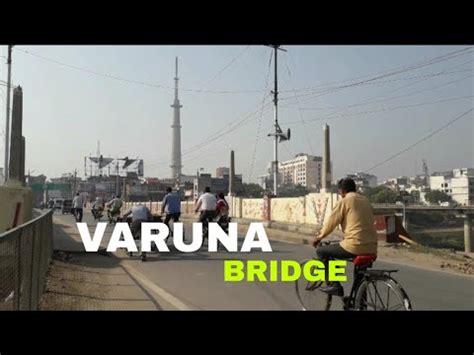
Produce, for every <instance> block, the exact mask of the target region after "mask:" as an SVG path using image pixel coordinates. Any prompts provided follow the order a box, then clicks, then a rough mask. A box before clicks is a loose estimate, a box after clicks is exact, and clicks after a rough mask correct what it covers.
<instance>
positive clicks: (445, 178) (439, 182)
mask: <svg viewBox="0 0 474 355" xmlns="http://www.w3.org/2000/svg"><path fill="white" fill-rule="evenodd" d="M430 188H431V190H440V191H443V192H444V193H446V194H448V195H449V196H451V198H452V199H453V201H456V202H457V203H459V204H461V205H473V204H474V168H461V169H453V170H452V171H446V172H441V173H435V174H434V175H432V176H430Z"/></svg>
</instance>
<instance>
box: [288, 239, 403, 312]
mask: <svg viewBox="0 0 474 355" xmlns="http://www.w3.org/2000/svg"><path fill="white" fill-rule="evenodd" d="M331 243H335V242H331V241H325V242H321V244H320V245H329V244H331ZM376 258H377V257H376V255H359V256H357V257H355V258H354V259H353V260H350V261H352V262H353V263H354V274H353V275H354V280H353V283H352V287H351V291H350V293H349V296H342V297H339V296H332V295H330V294H328V293H325V292H323V291H320V290H319V288H320V287H321V286H322V285H323V283H324V282H323V281H307V280H306V279H305V278H304V277H303V275H302V277H300V278H299V279H298V280H296V281H295V289H296V295H297V298H298V301H299V304H300V306H301V307H302V309H303V310H321V311H328V310H330V308H331V306H332V305H333V303H335V302H334V300H336V302H338V303H339V304H338V306H339V307H340V309H342V310H345V311H349V310H358V311H368V310H374V311H384V310H385V311H391V310H402V311H411V310H412V306H411V302H410V299H409V298H408V295H407V293H406V292H405V290H404V289H403V287H402V286H401V285H400V284H399V283H398V282H397V281H396V280H395V279H394V278H393V277H392V276H391V274H392V273H394V272H397V271H398V270H375V269H370V268H371V267H372V264H373V262H374V261H375V260H376ZM315 259H316V258H313V259H306V260H303V261H302V262H301V263H300V266H301V269H303V267H304V264H306V263H307V262H308V261H311V260H315ZM315 268H316V266H315ZM311 274H313V272H311ZM326 283H327V282H326ZM391 295H393V297H392V301H393V302H394V303H395V304H394V305H390V300H391V299H390V296H391ZM334 308H335V307H333V309H334Z"/></svg>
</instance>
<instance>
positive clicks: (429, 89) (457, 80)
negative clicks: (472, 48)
mask: <svg viewBox="0 0 474 355" xmlns="http://www.w3.org/2000/svg"><path fill="white" fill-rule="evenodd" d="M472 77H473V75H469V76H465V77H462V78H459V79H456V80H452V81H449V82H447V83H443V84H441V85H438V86H435V87H430V88H425V89H421V90H416V91H412V92H409V93H406V94H403V95H398V96H391V97H386V98H382V99H378V100H373V101H370V100H368V101H365V102H362V103H357V104H352V105H347V106H333V107H324V108H323V107H312V108H306V110H310V109H311V110H340V111H339V112H341V111H344V110H346V109H349V108H353V107H360V106H367V105H373V104H375V103H379V102H385V101H391V100H396V99H399V98H402V97H407V96H413V95H416V94H419V93H422V92H425V91H433V90H437V89H439V88H442V87H445V86H448V85H451V84H454V83H457V82H460V81H463V80H466V79H469V78H472ZM395 91H396V90H395ZM285 108H289V107H288V106H285Z"/></svg>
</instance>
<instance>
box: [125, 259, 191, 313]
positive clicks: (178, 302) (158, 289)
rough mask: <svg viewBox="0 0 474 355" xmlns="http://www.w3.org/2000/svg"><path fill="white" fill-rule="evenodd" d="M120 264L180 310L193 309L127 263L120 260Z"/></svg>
mask: <svg viewBox="0 0 474 355" xmlns="http://www.w3.org/2000/svg"><path fill="white" fill-rule="evenodd" d="M122 266H123V267H124V268H125V269H127V271H128V272H129V273H130V274H132V275H133V277H135V278H136V279H137V280H138V281H140V282H141V283H142V284H143V285H144V286H146V287H148V288H149V289H150V290H152V291H153V292H155V293H156V294H157V295H158V296H160V297H161V298H163V299H164V300H165V301H166V302H168V303H169V304H171V305H172V306H173V307H175V308H177V309H178V310H180V311H190V310H192V309H193V308H191V307H190V306H188V305H187V304H185V303H184V302H182V301H181V300H179V299H178V298H176V297H175V296H173V295H172V294H170V293H169V292H167V291H165V290H164V289H162V288H161V287H159V286H158V285H156V284H155V283H154V282H152V281H151V280H150V279H148V278H147V277H146V276H145V275H143V274H142V273H141V272H140V271H138V270H137V269H136V268H135V267H133V266H132V265H130V264H128V263H127V262H122Z"/></svg>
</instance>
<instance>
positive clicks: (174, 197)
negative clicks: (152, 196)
mask: <svg viewBox="0 0 474 355" xmlns="http://www.w3.org/2000/svg"><path fill="white" fill-rule="evenodd" d="M165 213H166V217H165V221H164V223H165V224H166V225H168V223H169V221H170V220H171V219H172V220H173V223H174V222H179V217H180V216H181V199H180V198H179V195H178V194H177V193H176V192H173V190H172V189H171V187H167V188H166V195H165V197H164V198H163V201H162V202H161V214H162V215H163V214H165Z"/></svg>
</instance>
